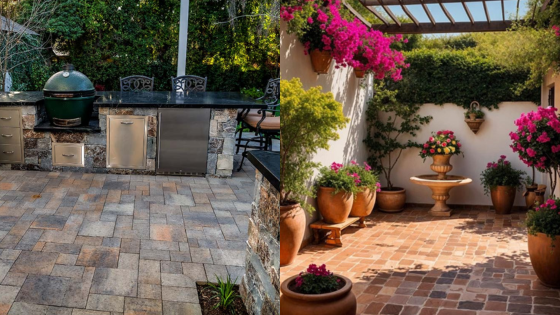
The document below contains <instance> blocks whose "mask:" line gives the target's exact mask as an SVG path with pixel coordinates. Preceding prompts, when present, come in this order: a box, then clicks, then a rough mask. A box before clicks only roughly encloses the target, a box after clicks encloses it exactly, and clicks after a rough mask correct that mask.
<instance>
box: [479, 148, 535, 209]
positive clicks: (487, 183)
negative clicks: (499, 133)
mask: <svg viewBox="0 0 560 315" xmlns="http://www.w3.org/2000/svg"><path fill="white" fill-rule="evenodd" d="M524 175H525V172H523V171H520V170H516V169H514V168H513V167H512V166H511V163H510V162H509V161H506V156H505V155H501V156H500V159H499V160H498V162H489V163H488V164H487V165H486V169H485V170H484V171H483V172H482V174H481V177H480V180H481V182H482V185H483V187H484V193H485V194H486V195H488V192H490V197H491V198H492V204H493V205H494V208H495V209H496V213H497V214H510V213H511V209H512V208H513V202H514V201H515V193H516V190H517V189H519V188H521V186H522V180H523V176H524Z"/></svg>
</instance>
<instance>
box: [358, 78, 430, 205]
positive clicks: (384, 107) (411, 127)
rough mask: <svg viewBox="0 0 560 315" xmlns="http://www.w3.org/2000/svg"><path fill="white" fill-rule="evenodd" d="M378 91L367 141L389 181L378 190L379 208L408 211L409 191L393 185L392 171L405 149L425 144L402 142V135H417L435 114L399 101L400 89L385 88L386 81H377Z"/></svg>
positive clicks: (368, 117) (375, 165)
mask: <svg viewBox="0 0 560 315" xmlns="http://www.w3.org/2000/svg"><path fill="white" fill-rule="evenodd" d="M375 90H376V93H375V95H374V96H373V98H372V99H371V100H370V101H369V102H368V109H367V112H366V120H367V122H368V130H369V132H368V135H367V137H366V139H365V140H364V142H365V143H366V146H367V148H368V151H369V158H368V162H369V164H370V165H371V166H372V167H373V169H374V170H376V171H377V172H379V173H380V174H383V177H384V178H385V183H386V186H385V187H381V191H380V192H378V193H377V201H376V202H377V208H378V209H379V210H380V211H383V212H400V211H402V210H404V205H405V203H406V191H405V189H404V188H402V187H397V186H394V185H393V182H392V181H391V172H392V170H393V168H394V167H395V165H396V164H397V162H398V161H399V158H400V156H401V154H402V152H403V151H404V150H405V149H408V148H420V147H421V145H420V144H419V143H417V142H414V141H412V140H408V141H406V142H405V141H402V140H401V141H399V140H400V139H399V138H402V137H405V136H410V137H411V138H414V137H415V136H416V132H417V131H418V130H420V127H421V126H422V125H426V124H428V123H429V122H430V120H431V119H432V117H431V116H420V115H419V114H417V112H418V110H419V109H420V106H418V105H408V104H407V105H405V104H401V103H398V102H397V100H396V94H397V91H390V90H387V89H385V85H384V83H383V82H378V83H376V89H375Z"/></svg>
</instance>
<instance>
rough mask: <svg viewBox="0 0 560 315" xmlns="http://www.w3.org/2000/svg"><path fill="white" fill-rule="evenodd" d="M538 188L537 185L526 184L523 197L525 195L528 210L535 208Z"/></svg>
mask: <svg viewBox="0 0 560 315" xmlns="http://www.w3.org/2000/svg"><path fill="white" fill-rule="evenodd" d="M537 188H538V186H537V185H533V186H525V192H524V193H523V197H525V206H526V207H527V210H529V209H533V207H534V206H535V200H536V198H537V194H536V193H535V190H537Z"/></svg>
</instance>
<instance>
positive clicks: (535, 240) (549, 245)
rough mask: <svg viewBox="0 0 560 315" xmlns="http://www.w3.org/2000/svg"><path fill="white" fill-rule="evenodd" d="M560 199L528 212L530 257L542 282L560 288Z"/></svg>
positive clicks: (526, 223) (551, 200) (548, 201)
mask: <svg viewBox="0 0 560 315" xmlns="http://www.w3.org/2000/svg"><path fill="white" fill-rule="evenodd" d="M559 211H560V199H558V198H554V199H553V198H551V199H548V200H547V201H546V202H544V203H543V204H541V205H539V206H537V207H536V208H535V210H529V212H527V220H526V221H525V225H526V226H527V232H528V236H529V238H528V245H529V257H530V258H531V264H532V265H533V269H535V273H536V274H537V276H538V277H539V279H540V280H541V282H542V283H543V284H544V285H546V286H549V287H554V288H558V287H560V269H559V268H558V266H560V212H559Z"/></svg>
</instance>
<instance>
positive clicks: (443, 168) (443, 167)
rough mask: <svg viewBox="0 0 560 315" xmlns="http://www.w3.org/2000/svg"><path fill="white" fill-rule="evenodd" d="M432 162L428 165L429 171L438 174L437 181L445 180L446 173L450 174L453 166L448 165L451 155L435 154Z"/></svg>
mask: <svg viewBox="0 0 560 315" xmlns="http://www.w3.org/2000/svg"><path fill="white" fill-rule="evenodd" d="M432 158H433V160H434V162H433V163H432V165H430V169H431V170H432V171H434V172H436V173H438V178H437V179H439V180H443V179H447V175H446V173H447V172H451V170H452V169H453V165H451V164H449V160H450V159H451V154H436V155H433V156H432Z"/></svg>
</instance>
